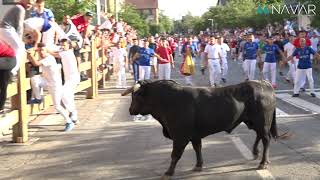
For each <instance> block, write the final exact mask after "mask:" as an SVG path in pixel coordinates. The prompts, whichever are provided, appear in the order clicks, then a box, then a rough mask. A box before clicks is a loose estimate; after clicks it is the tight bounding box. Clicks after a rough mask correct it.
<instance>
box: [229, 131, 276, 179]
mask: <svg viewBox="0 0 320 180" xmlns="http://www.w3.org/2000/svg"><path fill="white" fill-rule="evenodd" d="M230 138H231V140H232V141H233V143H234V144H235V145H236V147H237V148H238V150H239V151H240V153H241V154H242V156H243V157H244V158H245V159H247V160H252V159H253V155H252V152H251V151H250V150H249V149H248V147H247V146H246V145H245V144H244V143H243V141H242V140H241V139H240V137H236V136H233V137H230ZM256 171H257V173H258V174H259V175H260V177H261V178H262V179H272V180H275V178H274V177H273V176H272V174H271V173H270V171H268V170H266V169H265V170H256Z"/></svg>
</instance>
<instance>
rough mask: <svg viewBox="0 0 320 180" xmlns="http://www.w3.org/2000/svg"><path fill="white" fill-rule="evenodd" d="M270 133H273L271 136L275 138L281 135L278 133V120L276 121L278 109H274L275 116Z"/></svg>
mask: <svg viewBox="0 0 320 180" xmlns="http://www.w3.org/2000/svg"><path fill="white" fill-rule="evenodd" d="M270 133H271V136H272V137H273V138H274V139H277V138H278V137H279V135H278V127H277V122H276V109H274V111H273V117H272V123H271V128H270Z"/></svg>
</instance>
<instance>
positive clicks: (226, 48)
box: [220, 43, 230, 58]
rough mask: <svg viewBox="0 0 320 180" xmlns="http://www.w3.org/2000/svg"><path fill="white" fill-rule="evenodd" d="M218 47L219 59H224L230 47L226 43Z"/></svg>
mask: <svg viewBox="0 0 320 180" xmlns="http://www.w3.org/2000/svg"><path fill="white" fill-rule="evenodd" d="M220 46H221V57H223V58H226V57H227V52H229V51H230V47H229V46H228V45H227V44H226V43H222V44H221V45H220Z"/></svg>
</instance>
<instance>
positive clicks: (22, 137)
mask: <svg viewBox="0 0 320 180" xmlns="http://www.w3.org/2000/svg"><path fill="white" fill-rule="evenodd" d="M80 52H81V54H86V53H87V54H88V55H89V58H88V60H87V61H85V62H82V63H81V64H80V65H79V66H80V67H79V68H80V71H81V72H87V73H86V74H87V76H88V80H85V81H82V82H80V84H79V85H78V87H77V90H76V92H80V91H86V93H87V98H90V99H94V98H97V97H98V87H104V86H105V82H106V78H107V77H106V75H107V73H108V69H105V70H103V71H102V73H97V68H98V67H99V65H101V64H104V63H105V62H106V60H107V59H106V57H105V56H104V53H103V52H104V49H102V48H99V49H97V48H96V40H94V41H92V43H91V45H90V46H87V47H86V48H83V49H81V51H80ZM97 55H99V57H97ZM29 89H31V85H30V78H27V77H26V67H25V66H23V65H21V66H20V69H19V73H18V79H17V82H15V83H11V84H9V86H8V89H7V98H10V99H11V103H10V106H11V107H10V110H9V112H7V113H6V115H5V116H4V117H0V132H1V133H3V132H6V131H8V130H9V129H12V141H13V142H14V143H25V142H27V141H28V138H29V137H28V123H29V122H30V120H31V118H30V117H31V116H34V115H37V114H39V113H41V112H42V111H45V110H47V109H48V108H49V107H50V106H51V105H52V99H51V96H50V95H49V94H47V95H45V96H44V97H43V102H42V103H41V104H35V105H29V104H27V90H29Z"/></svg>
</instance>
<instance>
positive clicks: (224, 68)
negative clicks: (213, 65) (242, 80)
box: [221, 57, 228, 79]
mask: <svg viewBox="0 0 320 180" xmlns="http://www.w3.org/2000/svg"><path fill="white" fill-rule="evenodd" d="M221 71H222V78H224V79H226V78H227V74H228V61H227V58H226V57H224V58H222V67H221Z"/></svg>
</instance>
